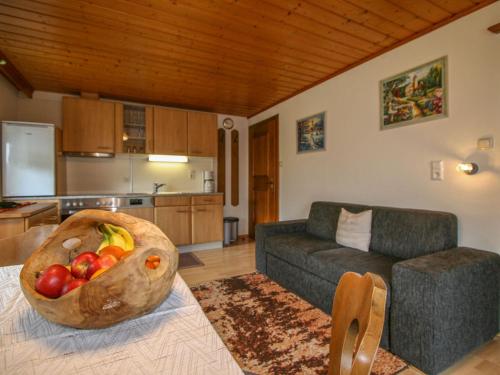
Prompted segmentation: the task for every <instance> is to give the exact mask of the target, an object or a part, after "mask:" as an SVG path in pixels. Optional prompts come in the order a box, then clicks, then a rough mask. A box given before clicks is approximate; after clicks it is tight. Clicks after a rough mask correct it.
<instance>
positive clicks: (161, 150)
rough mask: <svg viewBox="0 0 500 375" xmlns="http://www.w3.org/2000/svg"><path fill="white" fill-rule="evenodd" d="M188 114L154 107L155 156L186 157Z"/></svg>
mask: <svg viewBox="0 0 500 375" xmlns="http://www.w3.org/2000/svg"><path fill="white" fill-rule="evenodd" d="M187 121H188V114H187V112H186V111H181V110H176V109H169V108H161V107H154V142H153V143H154V146H153V152H154V153H155V154H163V155H187V153H188V123H187Z"/></svg>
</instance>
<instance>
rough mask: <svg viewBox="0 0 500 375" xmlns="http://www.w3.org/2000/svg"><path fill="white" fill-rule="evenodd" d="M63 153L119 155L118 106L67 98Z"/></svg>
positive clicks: (109, 103) (64, 99)
mask: <svg viewBox="0 0 500 375" xmlns="http://www.w3.org/2000/svg"><path fill="white" fill-rule="evenodd" d="M63 151H64V152H76V153H114V152H115V103H112V102H105V101H100V100H95V99H82V98H72V97H64V98H63Z"/></svg>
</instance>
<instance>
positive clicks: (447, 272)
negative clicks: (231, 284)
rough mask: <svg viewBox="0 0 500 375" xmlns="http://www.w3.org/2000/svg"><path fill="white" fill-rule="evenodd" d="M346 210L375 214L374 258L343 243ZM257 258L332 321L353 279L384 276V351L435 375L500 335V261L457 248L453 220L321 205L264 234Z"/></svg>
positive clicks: (260, 232) (265, 228)
mask: <svg viewBox="0 0 500 375" xmlns="http://www.w3.org/2000/svg"><path fill="white" fill-rule="evenodd" d="M341 208H345V209H347V210H349V211H351V212H361V211H364V210H367V209H371V210H373V219H372V238H371V243H370V251H369V252H364V251H361V250H356V249H351V248H345V247H342V246H340V245H338V244H337V243H336V242H335V233H336V229H337V222H338V217H339V214H340V210H341ZM255 256H256V265H257V270H258V271H259V272H261V273H264V274H266V275H268V276H269V277H270V278H271V279H273V280H275V281H277V282H278V283H279V284H281V285H283V286H284V287H285V288H287V289H289V290H291V291H293V292H295V293H296V294H298V295H300V296H301V297H303V298H304V299H306V300H308V301H309V302H311V303H312V304H313V305H315V306H317V307H319V308H320V309H322V310H323V311H325V312H326V313H328V314H330V313H331V308H332V301H333V296H334V293H335V288H336V286H337V284H338V281H339V279H340V277H341V276H342V274H343V273H344V272H347V271H354V272H358V273H361V274H363V273H365V272H373V273H376V274H379V275H380V276H382V278H383V279H384V281H385V282H386V285H387V289H388V295H387V297H388V298H387V305H386V320H385V327H384V332H383V336H382V342H381V345H382V346H383V347H385V348H387V349H389V350H390V351H391V352H393V353H395V354H397V355H399V356H400V357H401V358H403V359H405V360H407V361H408V362H410V363H411V364H413V365H414V366H416V367H418V368H420V369H421V370H423V371H425V372H427V373H430V374H435V373H437V372H439V371H442V370H444V369H445V368H447V367H448V366H450V365H451V364H452V363H453V362H455V361H456V360H458V359H460V358H461V357H463V356H464V355H465V354H466V353H468V352H470V351H471V350H472V349H474V348H476V347H477V346H479V345H481V344H482V343H484V342H486V341H487V340H490V339H491V338H492V337H494V336H495V335H496V333H497V332H498V325H499V301H500V256H499V255H498V254H495V253H492V252H488V251H482V250H475V249H470V248H461V247H457V218H456V217H455V215H453V214H450V213H444V212H434V211H424V210H410V209H399V208H388V207H371V206H363V205H356V204H349V203H334V202H314V203H313V204H312V206H311V210H310V213H309V218H308V219H305V220H294V221H286V222H278V223H269V224H260V225H257V228H256V255H255Z"/></svg>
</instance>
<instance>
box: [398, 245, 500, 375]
mask: <svg viewBox="0 0 500 375" xmlns="http://www.w3.org/2000/svg"><path fill="white" fill-rule="evenodd" d="M499 290H500V256H499V255H498V254H495V253H491V252H488V251H482V250H476V249H470V248H454V249H450V250H446V251H440V252H437V253H434V254H430V255H425V256H421V257H417V258H413V259H409V260H406V261H402V262H398V263H396V264H395V265H394V266H393V268H392V289H391V292H392V301H391V317H390V325H391V351H392V352H393V353H395V354H397V355H399V356H400V357H402V358H403V359H405V360H407V361H409V362H411V363H412V364H414V365H415V366H417V367H418V368H420V369H421V370H423V371H424V372H426V373H430V374H435V373H437V372H439V371H442V370H444V369H445V368H447V367H449V366H450V365H451V364H452V363H454V362H455V361H457V360H458V359H460V358H461V357H463V356H464V355H465V354H467V353H468V352H470V351H471V350H473V349H474V348H476V347H478V346H479V345H481V344H482V343H484V342H485V341H487V340H489V339H491V338H492V337H494V336H495V335H496V333H497V332H498V320H499V317H498V312H499V301H500V293H499Z"/></svg>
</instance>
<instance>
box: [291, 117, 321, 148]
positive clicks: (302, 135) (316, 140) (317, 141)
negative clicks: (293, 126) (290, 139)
mask: <svg viewBox="0 0 500 375" xmlns="http://www.w3.org/2000/svg"><path fill="white" fill-rule="evenodd" d="M325 118H326V112H321V113H318V114H315V115H312V116H308V117H306V118H303V119H301V120H297V153H299V154H300V153H303V152H310V151H321V150H324V149H325Z"/></svg>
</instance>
